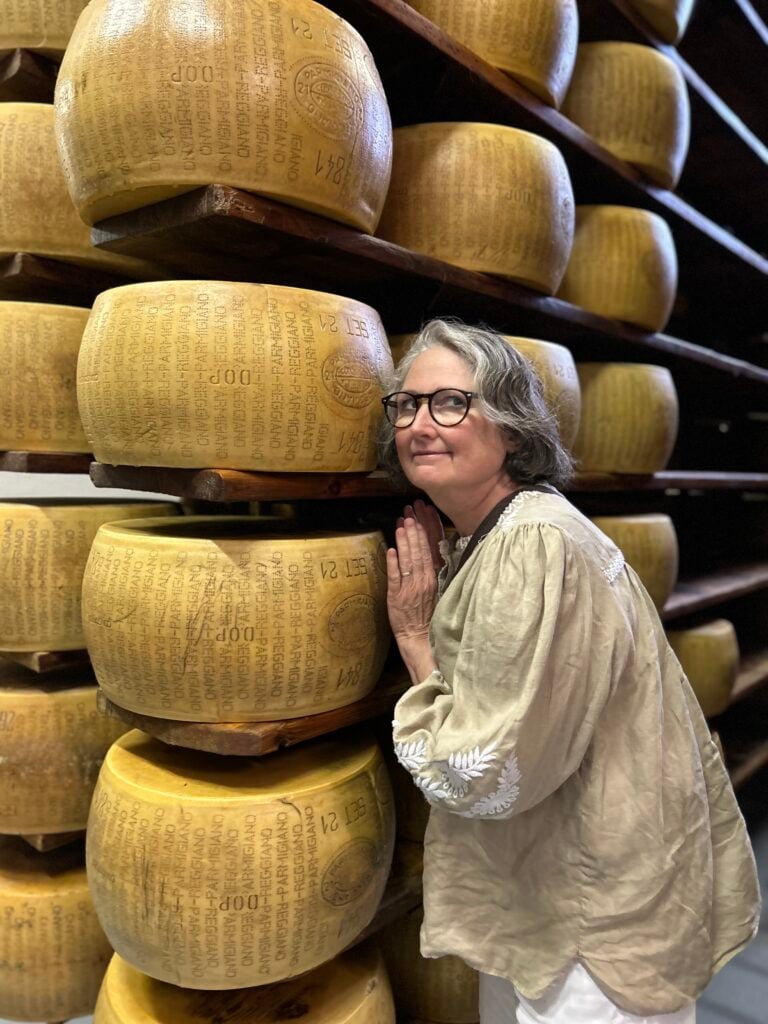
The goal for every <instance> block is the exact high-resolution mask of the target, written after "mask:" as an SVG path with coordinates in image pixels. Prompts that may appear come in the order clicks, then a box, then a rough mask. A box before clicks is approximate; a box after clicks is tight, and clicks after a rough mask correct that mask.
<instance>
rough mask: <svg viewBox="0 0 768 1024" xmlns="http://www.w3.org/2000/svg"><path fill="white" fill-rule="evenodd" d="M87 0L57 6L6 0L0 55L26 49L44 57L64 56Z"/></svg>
mask: <svg viewBox="0 0 768 1024" xmlns="http://www.w3.org/2000/svg"><path fill="white" fill-rule="evenodd" d="M87 3H88V0H57V2H56V3H39V2H30V0H4V3H3V20H2V22H0V53H2V51H4V50H15V49H16V47H24V48H25V49H27V50H37V51H38V52H40V53H43V54H59V53H63V52H64V51H65V50H66V48H67V43H68V42H69V39H70V36H71V35H72V31H73V29H74V27H75V23H76V22H77V19H78V18H79V17H80V13H81V11H82V10H83V8H84V7H85V6H86V5H87Z"/></svg>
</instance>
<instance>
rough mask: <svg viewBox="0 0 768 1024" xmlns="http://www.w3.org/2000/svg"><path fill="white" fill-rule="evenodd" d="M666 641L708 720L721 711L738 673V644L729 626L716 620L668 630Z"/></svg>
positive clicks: (729, 699)
mask: <svg viewBox="0 0 768 1024" xmlns="http://www.w3.org/2000/svg"><path fill="white" fill-rule="evenodd" d="M667 640H669V644H670V646H671V648H672V650H673V651H674V652H675V654H676V655H677V657H678V659H679V661H680V664H681V665H682V667H683V672H685V674H686V675H687V676H688V681H689V682H690V684H691V686H692V687H693V692H694V693H695V694H696V697H697V698H698V701H699V704H701V710H702V711H703V712H704V714H705V715H706V716H707V717H710V716H711V715H719V714H720V713H721V712H722V711H725V709H726V708H727V707H728V705H729V704H730V701H731V693H732V691H733V686H734V683H735V682H736V676H737V675H738V672H739V660H740V653H739V641H738V639H737V637H736V630H735V629H734V628H733V623H732V622H729V621H728V619H716V620H715V621H714V622H707V623H705V624H704V625H703V626H696V627H695V628H694V629H679V630H669V631H668V632H667Z"/></svg>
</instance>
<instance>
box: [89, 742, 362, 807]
mask: <svg viewBox="0 0 768 1024" xmlns="http://www.w3.org/2000/svg"><path fill="white" fill-rule="evenodd" d="M377 753H378V747H377V746H376V743H375V741H374V740H373V738H372V737H371V736H370V735H369V734H367V733H365V732H363V733H361V734H358V735H355V736H345V737H343V738H342V739H322V740H317V741H315V742H310V743H305V744H303V745H302V746H300V747H295V748H292V749H290V750H284V751H279V752H277V753H275V754H270V755H268V756H267V757H260V758H248V757H238V758H232V757H220V756H219V755H217V754H204V753H201V752H199V751H195V750H184V749H182V748H179V747H170V746H168V745H167V744H165V743H161V742H160V741H159V740H154V739H152V738H151V737H149V736H147V735H146V734H145V733H143V732H139V730H138V729H134V730H133V731H131V732H129V733H126V734H125V735H124V736H122V737H121V738H120V739H119V740H117V741H116V742H115V743H113V745H112V746H111V747H110V749H109V750H108V751H107V755H106V758H105V760H104V768H103V771H104V772H106V773H108V774H111V775H112V776H114V778H115V779H116V780H118V781H119V782H120V783H121V784H123V785H125V786H126V787H129V788H132V789H134V790H136V792H137V795H139V796H142V797H143V798H146V797H147V796H148V793H149V792H152V793H154V794H156V795H157V796H159V797H161V798H162V797H164V798H166V799H168V800H172V801H174V802H178V800H179V798H180V796H183V798H184V801H185V802H186V803H189V802H193V801H202V802H203V803H208V802H211V803H217V802H221V803H224V804H229V805H231V804H232V803H233V802H234V801H237V802H240V801H245V802H246V803H248V804H253V805H256V804H259V803H270V802H273V801H275V800H283V799H285V800H289V799H291V798H292V797H296V796H298V795H300V794H302V793H307V792H316V791H317V790H322V789H325V788H327V787H329V786H335V785H337V784H338V783H340V782H343V781H345V780H347V779H350V778H353V777H354V776H356V775H358V774H360V773H361V772H363V771H364V770H365V769H366V768H367V767H368V766H369V765H370V763H371V762H372V760H374V758H375V757H376V755H377Z"/></svg>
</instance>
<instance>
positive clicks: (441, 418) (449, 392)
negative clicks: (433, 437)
mask: <svg viewBox="0 0 768 1024" xmlns="http://www.w3.org/2000/svg"><path fill="white" fill-rule="evenodd" d="M476 396H477V392H476V391H461V390H460V389H459V388H439V389H438V390H437V391H431V392H428V393H427V392H425V393H424V394H415V393H414V392H412V391H393V392H392V394H391V395H385V396H384V398H382V400H381V403H382V405H383V406H384V412H385V413H386V414H387V419H388V420H389V422H390V423H391V424H392V426H393V427H396V428H397V429H400V428H402V427H410V425H411V424H412V423H413V421H414V420H415V419H416V413H417V412H418V411H419V406H420V405H422V404H423V403H424V402H426V403H427V408H428V409H429V415H430V416H431V417H432V419H433V420H434V421H435V423H437V424H438V425H439V426H441V427H457V426H458V425H459V423H461V422H462V420H463V419H465V417H466V415H467V413H468V412H469V406H470V404H471V402H472V399H473V398H475V397H476Z"/></svg>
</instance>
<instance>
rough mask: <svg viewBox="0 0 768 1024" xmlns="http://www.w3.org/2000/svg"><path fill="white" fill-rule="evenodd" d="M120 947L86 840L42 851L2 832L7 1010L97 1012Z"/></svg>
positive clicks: (41, 1015)
mask: <svg viewBox="0 0 768 1024" xmlns="http://www.w3.org/2000/svg"><path fill="white" fill-rule="evenodd" d="M111 955H112V950H111V949H110V947H109V943H108V942H107V939H106V938H105V936H104V932H103V931H102V929H101V926H100V924H99V921H98V918H97V917H96V912H95V910H94V908H93V902H92V901H91V896H90V893H89V891H88V880H87V878H86V873H85V868H84V866H83V851H82V844H81V843H77V844H74V845H70V846H66V847H63V848H62V849H59V850H54V851H51V852H50V853H38V852H36V851H35V850H33V849H32V848H31V847H30V846H28V845H27V844H26V843H25V842H23V841H22V840H21V839H11V838H2V839H0V1016H2V1017H10V1018H11V1019H12V1020H23V1021H41V1020H44V1021H63V1020H69V1019H71V1018H72V1017H79V1016H80V1015H81V1014H85V1013H92V1012H93V1008H94V1005H95V1003H96V998H97V995H98V992H99V986H100V984H101V979H102V976H103V974H104V971H105V969H106V966H107V964H108V963H109V959H110V957H111Z"/></svg>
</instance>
